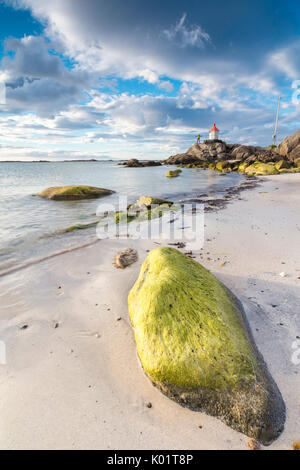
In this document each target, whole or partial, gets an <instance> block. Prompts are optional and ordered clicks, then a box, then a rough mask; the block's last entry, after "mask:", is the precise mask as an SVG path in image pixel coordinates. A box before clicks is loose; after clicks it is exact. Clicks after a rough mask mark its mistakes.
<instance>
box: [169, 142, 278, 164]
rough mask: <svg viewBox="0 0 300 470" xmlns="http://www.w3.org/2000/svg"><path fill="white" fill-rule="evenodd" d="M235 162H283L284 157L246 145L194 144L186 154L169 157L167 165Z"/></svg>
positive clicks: (271, 150) (269, 150) (223, 143)
mask: <svg viewBox="0 0 300 470" xmlns="http://www.w3.org/2000/svg"><path fill="white" fill-rule="evenodd" d="M228 160H234V161H236V162H241V161H247V162H248V163H254V162H255V161H256V160H259V161H261V162H262V163H268V162H274V161H279V160H282V155H280V154H279V153H277V152H276V151H275V150H274V149H272V148H263V147H253V146H246V145H236V144H234V145H228V144H226V143H225V142H217V143H214V142H213V143H211V144H205V143H203V144H194V145H192V147H190V148H189V149H188V150H187V152H186V153H183V154H178V155H174V156H171V157H169V158H168V159H167V160H166V161H165V164H196V163H201V162H203V163H204V162H206V163H213V162H220V161H228Z"/></svg>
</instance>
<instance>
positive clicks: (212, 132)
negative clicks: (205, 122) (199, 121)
mask: <svg viewBox="0 0 300 470" xmlns="http://www.w3.org/2000/svg"><path fill="white" fill-rule="evenodd" d="M219 132H220V131H219V129H218V128H217V127H216V125H215V123H214V125H213V126H212V128H211V129H209V140H218V139H219Z"/></svg>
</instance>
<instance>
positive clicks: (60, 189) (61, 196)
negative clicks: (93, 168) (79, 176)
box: [39, 186, 114, 201]
mask: <svg viewBox="0 0 300 470" xmlns="http://www.w3.org/2000/svg"><path fill="white" fill-rule="evenodd" d="M113 193H114V191H111V190H110V189H103V188H96V187H94V186H53V187H51V188H47V189H44V190H43V191H42V192H40V193H39V196H41V197H43V198H45V199H52V200H54V201H74V200H79V199H93V198H99V197H103V196H108V195H109V194H113Z"/></svg>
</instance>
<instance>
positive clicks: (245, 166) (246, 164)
mask: <svg viewBox="0 0 300 470" xmlns="http://www.w3.org/2000/svg"><path fill="white" fill-rule="evenodd" d="M248 166H249V163H248V162H242V163H240V164H239V168H238V171H239V172H240V173H244V171H245V170H246V168H247V167H248Z"/></svg>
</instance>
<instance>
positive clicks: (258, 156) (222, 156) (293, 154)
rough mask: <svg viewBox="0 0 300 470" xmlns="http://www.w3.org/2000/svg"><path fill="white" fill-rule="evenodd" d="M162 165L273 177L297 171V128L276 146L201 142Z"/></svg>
mask: <svg viewBox="0 0 300 470" xmlns="http://www.w3.org/2000/svg"><path fill="white" fill-rule="evenodd" d="M164 164H166V165H179V166H181V167H185V168H202V169H206V168H210V169H212V170H216V171H221V172H228V171H238V172H240V173H245V174H248V175H275V174H280V173H298V172H300V129H299V130H298V131H297V132H296V133H295V134H293V135H290V136H288V137H286V138H285V139H284V140H283V141H282V142H281V143H280V144H279V145H278V146H277V147H275V146H270V147H256V146H250V145H240V144H227V143H226V142H222V141H213V140H212V141H205V143H202V144H201V143H200V144H193V145H192V146H191V147H190V148H189V149H188V150H187V151H186V152H185V153H181V154H177V155H172V156H170V157H169V158H168V159H167V160H165V161H164Z"/></svg>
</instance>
